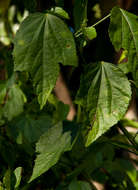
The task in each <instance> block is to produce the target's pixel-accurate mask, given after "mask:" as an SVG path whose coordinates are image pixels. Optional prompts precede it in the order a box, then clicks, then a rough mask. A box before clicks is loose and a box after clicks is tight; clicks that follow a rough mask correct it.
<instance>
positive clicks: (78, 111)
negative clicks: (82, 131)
mask: <svg viewBox="0 0 138 190" xmlns="http://www.w3.org/2000/svg"><path fill="white" fill-rule="evenodd" d="M80 118H81V106H80V105H78V110H77V122H78V123H79V122H80Z"/></svg>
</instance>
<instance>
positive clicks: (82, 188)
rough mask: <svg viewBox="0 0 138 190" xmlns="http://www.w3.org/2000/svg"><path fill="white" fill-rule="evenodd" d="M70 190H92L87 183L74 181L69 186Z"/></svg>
mask: <svg viewBox="0 0 138 190" xmlns="http://www.w3.org/2000/svg"><path fill="white" fill-rule="evenodd" d="M68 189H69V190H91V189H92V188H91V186H90V184H89V183H88V182H85V181H75V180H74V181H72V182H71V183H70V185H69V188H68Z"/></svg>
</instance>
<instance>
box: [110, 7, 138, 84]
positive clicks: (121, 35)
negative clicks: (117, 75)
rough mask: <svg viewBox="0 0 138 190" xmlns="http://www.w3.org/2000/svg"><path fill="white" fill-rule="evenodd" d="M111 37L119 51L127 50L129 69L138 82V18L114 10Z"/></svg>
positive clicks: (125, 12) (123, 11) (117, 9)
mask: <svg viewBox="0 0 138 190" xmlns="http://www.w3.org/2000/svg"><path fill="white" fill-rule="evenodd" d="M109 36H110V39H111V41H112V43H113V45H114V47H115V49H116V50H117V51H119V49H120V48H123V49H125V50H127V52H128V53H127V57H128V64H127V65H128V69H129V71H131V72H132V74H133V77H134V79H135V80H136V82H138V16H136V15H134V14H132V13H129V12H127V11H125V10H122V9H120V8H117V7H115V8H113V10H112V12H111V21H110V27H109Z"/></svg>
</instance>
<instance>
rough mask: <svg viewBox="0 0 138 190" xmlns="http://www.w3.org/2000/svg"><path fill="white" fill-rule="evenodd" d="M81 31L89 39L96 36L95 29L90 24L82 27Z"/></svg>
mask: <svg viewBox="0 0 138 190" xmlns="http://www.w3.org/2000/svg"><path fill="white" fill-rule="evenodd" d="M83 33H84V35H85V36H86V37H87V38H88V39H89V40H93V39H94V38H96V36H97V33H96V30H95V28H94V27H92V26H89V27H84V28H83Z"/></svg>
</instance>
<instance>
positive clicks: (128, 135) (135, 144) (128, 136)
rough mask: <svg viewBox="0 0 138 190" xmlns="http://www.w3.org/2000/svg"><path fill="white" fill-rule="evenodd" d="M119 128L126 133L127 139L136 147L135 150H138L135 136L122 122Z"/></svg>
mask: <svg viewBox="0 0 138 190" xmlns="http://www.w3.org/2000/svg"><path fill="white" fill-rule="evenodd" d="M118 126H119V128H120V130H121V131H122V132H123V133H124V135H125V136H126V137H127V139H128V140H129V142H130V143H131V144H132V145H133V146H134V148H135V149H136V150H138V145H137V143H136V142H135V140H134V138H133V136H132V135H131V134H130V133H129V132H128V131H127V129H126V128H125V127H124V126H123V125H122V123H121V122H119V124H118Z"/></svg>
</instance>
